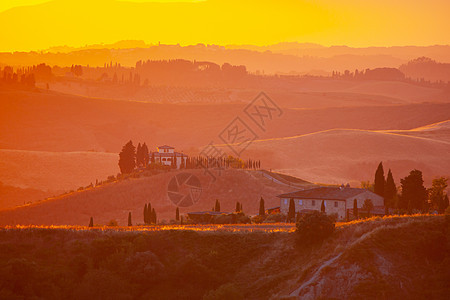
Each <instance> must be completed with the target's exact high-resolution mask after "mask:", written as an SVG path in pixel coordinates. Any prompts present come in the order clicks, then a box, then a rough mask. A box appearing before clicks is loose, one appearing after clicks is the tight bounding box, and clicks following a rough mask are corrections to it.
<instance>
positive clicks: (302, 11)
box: [0, 0, 450, 51]
mask: <svg viewBox="0 0 450 300" xmlns="http://www.w3.org/2000/svg"><path fill="white" fill-rule="evenodd" d="M449 11H450V3H449V2H448V1H445V0H430V1H420V0H412V1H406V0H401V1H388V0H381V1H372V0H370V1H356V0H343V1H333V0H319V1H306V0H282V1H253V0H251V1H234V0H231V1H230V0H227V1H225V0H205V1H196V0H192V1H189V0H180V1H163V0H161V1H150V0H149V1H147V0H135V1H131V0H130V1H126V0H123V1H117V0H98V1H86V0H77V1H75V0H73V1H72V0H54V1H44V0H35V1H33V0H29V1H26V0H23V1H4V2H2V3H1V4H0V16H1V17H0V26H1V28H4V29H7V30H2V32H1V33H0V39H1V41H2V42H1V44H0V51H30V50H44V49H48V48H50V47H53V46H61V45H68V46H75V47H80V46H84V45H86V44H97V43H113V42H116V41H119V40H129V39H133V40H143V41H145V42H147V43H149V44H156V43H158V42H161V43H165V44H181V45H189V44H197V43H204V44H218V45H229V44H254V45H269V44H275V43H279V42H293V41H306V42H312V43H319V44H323V45H328V46H329V45H347V46H356V47H367V46H402V45H416V46H417V45H420V46H423V45H435V44H448V43H449V35H448V31H449V30H450V21H449V18H448V12H449ZM19 20H20V21H19ZM13 24H14V25H13ZM31 28H32V30H31ZM30 30H31V31H30ZM31 32H33V34H30V33H31ZM25 37H26V38H25Z"/></svg>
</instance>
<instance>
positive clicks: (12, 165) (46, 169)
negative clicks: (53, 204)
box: [0, 149, 120, 193]
mask: <svg viewBox="0 0 450 300" xmlns="http://www.w3.org/2000/svg"><path fill="white" fill-rule="evenodd" d="M118 158H119V155H118V154H117V153H104V152H87V151H86V152H48V151H25V150H5V149H0V181H1V182H3V183H5V184H8V185H11V186H18V187H22V188H34V189H41V190H44V191H50V192H53V193H57V192H61V191H64V192H65V191H69V190H76V189H77V188H78V187H80V186H87V185H89V184H90V183H95V180H96V179H98V180H104V179H106V177H107V176H109V175H116V174H117V173H118V172H119V171H120V170H119V167H118V165H117V162H118Z"/></svg>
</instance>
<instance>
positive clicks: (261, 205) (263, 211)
mask: <svg viewBox="0 0 450 300" xmlns="http://www.w3.org/2000/svg"><path fill="white" fill-rule="evenodd" d="M259 215H260V216H265V215H266V209H265V208H264V198H263V197H261V199H259Z"/></svg>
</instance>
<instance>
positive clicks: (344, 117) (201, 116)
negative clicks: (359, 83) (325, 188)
mask: <svg viewBox="0 0 450 300" xmlns="http://www.w3.org/2000/svg"><path fill="white" fill-rule="evenodd" d="M258 93H259V91H255V93H249V94H248V98H247V97H246V99H247V101H251V100H252V99H253V98H254V97H256V95H257V94H258ZM270 96H272V95H271V94H269V97H270ZM280 97H284V96H283V95H280ZM326 97H334V96H333V95H332V94H329V95H328V96H326ZM282 99H284V98H278V96H277V95H275V97H273V101H275V102H277V103H279V102H282ZM289 101H291V100H289ZM292 101H298V102H299V104H298V105H296V106H295V107H297V108H302V107H305V106H303V105H302V104H301V103H302V101H303V100H302V98H299V99H298V100H292ZM305 101H306V100H305ZM337 101H339V100H337ZM279 104H280V105H281V104H282V103H279ZM290 107H292V106H290ZM306 107H308V106H306ZM244 108H245V104H220V105H218V104H195V105H182V104H178V105H175V104H172V105H170V104H156V103H141V102H134V101H118V100H108V99H97V98H84V97H79V96H71V95H64V94H59V93H54V92H46V91H40V92H26V91H15V90H5V91H3V90H2V91H0V148H2V149H21V150H34V151H37V150H39V151H92V150H94V151H98V152H116V153H118V152H119V151H120V150H121V147H122V146H123V145H124V144H125V143H126V142H127V141H128V140H130V139H132V140H133V141H134V142H144V141H145V142H147V145H150V146H151V147H156V146H157V145H160V144H170V145H173V146H175V147H176V148H177V149H179V150H184V151H185V152H187V151H189V150H191V149H192V148H194V149H196V148H199V147H202V146H203V145H207V144H209V143H210V142H211V141H217V140H218V135H219V134H220V133H221V132H222V131H223V130H224V129H225V128H226V127H227V125H228V124H230V122H231V121H232V120H233V119H234V118H236V117H237V116H240V117H241V118H243V119H244V122H247V123H248V125H249V126H252V129H253V130H254V131H255V133H256V134H257V135H258V136H259V138H277V137H287V136H293V135H299V134H306V133H312V132H317V131H322V130H328V129H333V128H352V129H365V130H404V129H413V128H417V127H420V126H425V125H428V124H431V123H436V122H441V121H445V120H448V118H449V112H450V103H442V104H436V103H434V104H432V103H427V104H426V103H424V104H410V105H396V106H364V107H334V108H333V107H332V108H316V109H283V114H282V116H280V117H279V118H276V119H274V120H273V121H272V122H270V124H268V126H267V128H266V130H265V131H262V130H260V129H259V128H257V126H256V125H255V124H253V123H252V121H251V120H249V119H248V118H246V117H245V116H244V112H243V110H244Z"/></svg>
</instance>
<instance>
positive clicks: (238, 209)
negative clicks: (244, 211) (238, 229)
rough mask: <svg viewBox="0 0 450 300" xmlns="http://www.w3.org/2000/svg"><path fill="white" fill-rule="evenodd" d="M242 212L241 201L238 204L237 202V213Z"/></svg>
mask: <svg viewBox="0 0 450 300" xmlns="http://www.w3.org/2000/svg"><path fill="white" fill-rule="evenodd" d="M240 211H241V206H240V204H239V201H238V202H236V212H237V213H238V212H240Z"/></svg>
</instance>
